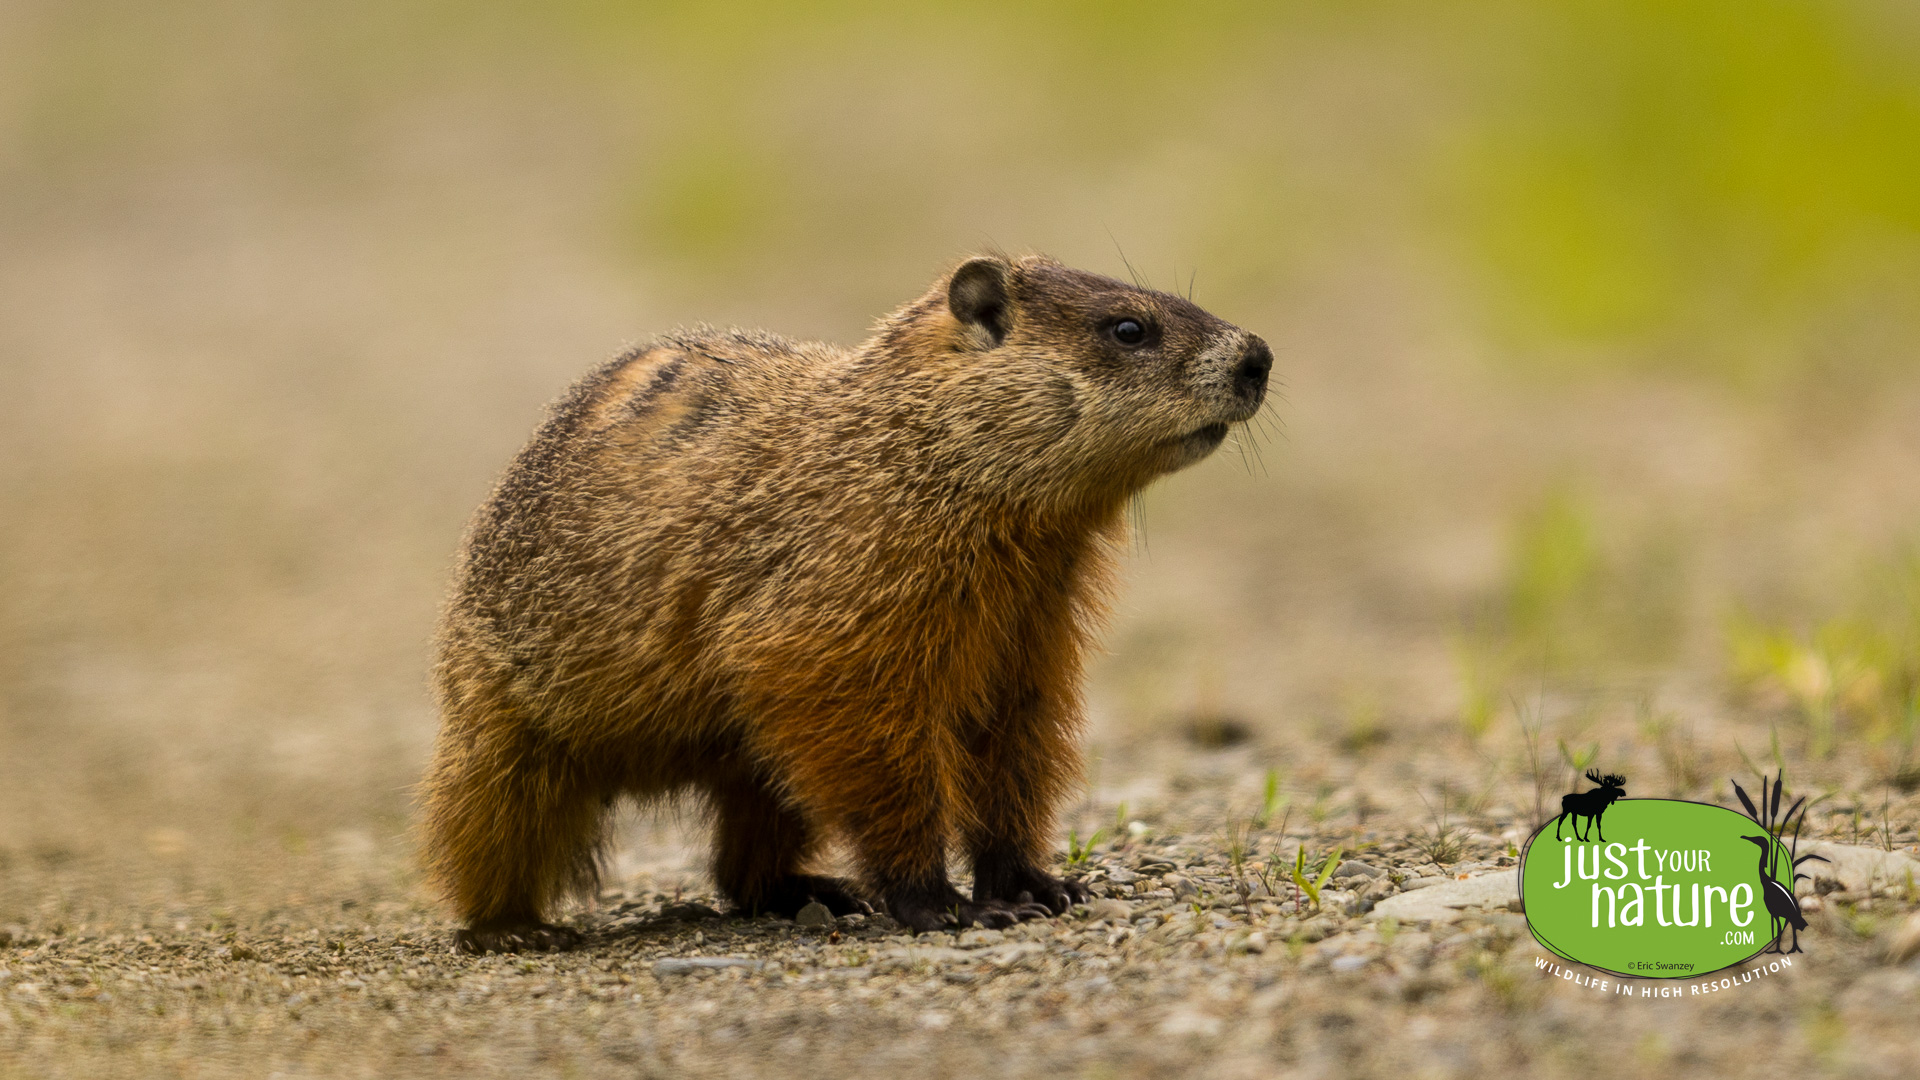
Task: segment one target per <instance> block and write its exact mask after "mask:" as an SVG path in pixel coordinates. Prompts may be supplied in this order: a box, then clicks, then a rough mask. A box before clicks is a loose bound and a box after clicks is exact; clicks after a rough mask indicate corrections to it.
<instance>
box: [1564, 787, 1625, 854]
mask: <svg viewBox="0 0 1920 1080" xmlns="http://www.w3.org/2000/svg"><path fill="white" fill-rule="evenodd" d="M1587 779H1589V780H1591V781H1593V782H1594V783H1596V784H1599V785H1600V786H1599V787H1597V788H1594V789H1593V790H1592V791H1576V792H1574V793H1572V794H1570V795H1562V796H1561V797H1560V816H1559V817H1557V818H1554V819H1553V838H1554V839H1555V840H1558V839H1560V823H1561V822H1563V821H1565V820H1567V819H1568V818H1572V819H1573V838H1574V839H1576V840H1578V841H1580V842H1581V843H1585V842H1586V841H1587V837H1586V836H1582V835H1581V834H1580V819H1581V818H1585V819H1587V822H1588V831H1589V832H1598V833H1599V834H1600V842H1601V843H1603V844H1604V843H1606V842H1607V834H1606V831H1605V830H1604V829H1602V828H1601V826H1600V816H1601V815H1602V814H1605V813H1606V812H1607V807H1609V806H1612V805H1613V803H1614V800H1616V799H1620V798H1622V797H1624V796H1625V795H1626V793H1627V778H1626V777H1624V776H1620V775H1618V774H1617V773H1608V774H1607V775H1605V776H1601V775H1600V770H1598V769H1588V770H1587Z"/></svg>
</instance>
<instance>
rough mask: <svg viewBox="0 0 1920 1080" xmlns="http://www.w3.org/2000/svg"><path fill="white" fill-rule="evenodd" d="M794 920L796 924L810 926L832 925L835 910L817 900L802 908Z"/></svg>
mask: <svg viewBox="0 0 1920 1080" xmlns="http://www.w3.org/2000/svg"><path fill="white" fill-rule="evenodd" d="M793 921H794V925H796V926H810V927H827V926H832V925H833V912H831V911H829V910H827V905H825V904H822V903H820V902H819V901H817V900H816V901H814V902H813V903H810V904H808V905H807V906H806V907H803V908H801V909H800V912H799V914H797V915H795V916H794V917H793Z"/></svg>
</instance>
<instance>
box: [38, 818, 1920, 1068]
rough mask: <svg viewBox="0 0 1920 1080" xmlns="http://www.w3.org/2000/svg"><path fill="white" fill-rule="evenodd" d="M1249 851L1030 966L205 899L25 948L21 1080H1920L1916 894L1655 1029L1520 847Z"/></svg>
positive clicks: (1034, 955) (1129, 872) (410, 905)
mask: <svg viewBox="0 0 1920 1080" xmlns="http://www.w3.org/2000/svg"><path fill="white" fill-rule="evenodd" d="M1168 816H1177V815H1168ZM1189 824H1190V825H1191V823H1189ZM1486 827H1487V828H1488V829H1497V828H1498V827H1499V826H1498V824H1497V823H1488V824H1487V825H1486ZM1227 835H1229V834H1228V833H1227V832H1226V831H1225V830H1222V829H1215V828H1200V827H1191V828H1190V831H1189V832H1188V833H1187V834H1186V835H1176V834H1172V833H1168V834H1164V835H1161V834H1156V833H1154V832H1152V831H1143V832H1142V833H1141V834H1140V835H1129V836H1128V838H1127V840H1126V842H1124V843H1122V844H1119V845H1108V844H1102V845H1100V846H1098V847H1097V848H1096V849H1095V851H1094V852H1093V853H1091V854H1090V855H1089V856H1087V857H1086V858H1084V859H1082V860H1080V861H1078V862H1077V863H1076V864H1075V865H1074V866H1072V867H1070V868H1069V869H1070V872H1073V873H1078V874H1080V875H1081V876H1082V877H1083V878H1084V879H1085V880H1087V881H1088V882H1089V884H1090V885H1091V886H1092V887H1093V889H1094V891H1095V892H1097V893H1100V894H1103V895H1102V896H1101V897H1100V898H1099V899H1097V900H1096V901H1094V902H1093V903H1092V904H1090V905H1087V906H1084V907H1081V908H1076V909H1075V910H1074V911H1073V912H1072V913H1070V914H1069V915H1067V916H1064V917H1061V918H1056V919H1052V920H1046V921H1034V922H1029V923H1025V924H1021V925H1019V926H1017V927H1014V928H1012V929H1009V930H1006V931H1004V932H1003V931H989V930H979V929H973V930H966V931H963V932H959V933H957V934H956V933H935V934H923V935H919V936H917V937H915V936H911V935H908V934H906V933H903V932H901V931H899V930H898V929H896V928H894V927H893V926H892V925H891V923H890V921H889V920H887V919H886V918H885V916H883V915H876V916H872V917H859V916H856V917H851V918H844V919H841V920H838V922H837V923H835V922H833V921H832V920H831V919H830V918H827V917H824V915H825V913H824V911H820V912H803V913H802V917H801V919H800V920H798V922H797V923H796V922H793V921H787V920H783V919H771V918H762V919H752V920H746V919H733V918H728V917H725V916H723V915H721V914H719V913H718V912H717V911H716V910H715V908H717V907H719V906H720V905H719V902H718V901H717V900H716V899H715V898H714V897H712V896H710V895H705V894H703V893H701V892H700V891H698V888H697V885H696V886H695V888H693V889H692V890H689V889H687V888H686V887H685V885H684V883H685V882H686V881H687V880H689V879H688V878H687V877H684V876H677V875H655V874H650V873H642V874H638V875H634V876H632V877H630V878H629V879H628V880H626V881H624V882H622V883H621V887H619V888H612V889H608V890H607V891H604V892H603V893H602V894H601V895H600V896H599V897H598V898H597V899H596V902H595V903H594V904H592V905H590V906H588V907H586V908H583V909H581V910H580V911H578V912H576V913H575V915H574V916H573V923H574V925H576V926H579V927H581V928H582V929H584V930H585V931H586V932H587V933H588V936H589V944H588V946H587V947H586V948H584V949H582V950H579V951H577V952H572V953H565V954H539V955H518V956H487V957H478V958H475V957H463V956H457V955H455V954H454V953H453V952H452V950H451V949H450V948H449V944H448V936H449V930H450V927H449V926H448V924H447V923H446V921H445V920H444V918H443V917H442V916H441V915H440V914H439V913H438V912H437V911H436V910H435V909H433V908H432V907H430V906H427V905H425V904H423V903H421V902H420V901H419V900H418V899H416V898H414V897H413V894H412V893H411V892H410V889H411V886H408V885H406V884H405V883H404V882H403V883H402V884H401V885H398V886H387V887H370V891H369V892H368V894H369V895H372V896H375V897H379V896H380V895H381V894H382V892H383V891H384V893H385V894H386V898H375V899H372V900H356V899H354V898H352V897H350V896H349V897H346V898H344V899H326V900H321V899H309V898H304V897H296V898H294V900H293V902H290V903H289V904H287V905H282V906H279V907H273V908H264V909H261V910H259V911H257V912H253V913H248V914H239V915H236V914H233V913H231V912H229V911H225V910H223V909H220V908H219V905H217V904H212V903H208V902H205V898H204V897H201V898H200V901H201V902H198V903H196V902H193V901H191V900H190V901H187V902H177V903H174V904H172V905H161V906H157V907H155V908H154V909H153V910H148V911H139V910H125V909H123V910H121V911H120V912H119V913H118V914H117V915H112V916H103V917H101V918H100V919H99V920H98V921H89V922H85V923H78V924H68V923H65V922H63V921H61V920H60V919H58V918H39V919H36V920H34V921H32V922H29V923H19V924H13V925H9V926H7V927H6V928H5V929H4V930H0V942H4V947H0V1076H7V1077H12V1076H22V1077H27V1076H32V1077H42V1076H46V1077H52V1076H62V1077H65V1076H90V1077H93V1076H176V1075H177V1076H197V1077H198V1076H204V1077H225V1076H250V1077H264V1076H284V1077H296V1076H314V1077H319V1076H400V1075H406V1076H469V1075H475V1074H493V1073H501V1074H505V1073H511V1074H515V1075H532V1076H598V1075H608V1076H742V1075H787V1074H792V1073H799V1072H808V1073H830V1074H838V1075H855V1076H867V1075H888V1074H893V1073H897V1072H898V1071H899V1070H901V1069H903V1068H911V1069H912V1070H914V1072H915V1074H916V1075H920V1076H949V1075H951V1076H962V1075H966V1076H977V1075H1003V1076H1049V1077H1059V1076H1088V1077H1120V1076H1164V1075H1172V1074H1180V1075H1199V1076H1233V1077H1237V1076H1271V1075H1276V1074H1285V1075H1297V1076H1321V1075H1328V1076H1343V1077H1344V1076H1372V1075H1382V1076H1385V1075H1392V1076H1435V1077H1448V1076H1468V1075H1475V1074H1488V1073H1492V1074H1500V1075H1530V1076H1544V1077H1553V1076H1585V1075H1591V1072H1592V1070H1593V1068H1594V1067H1595V1063H1596V1062H1603V1063H1605V1068H1606V1069H1607V1071H1608V1072H1609V1073H1610V1074H1620V1075H1629V1076H1641V1075H1645V1076H1655V1075H1658V1076H1671V1075H1685V1076H1744V1075H1749V1074H1750V1071H1751V1069H1752V1068H1753V1067H1754V1066H1755V1065H1756V1063H1759V1064H1762V1065H1764V1067H1766V1068H1768V1069H1770V1070H1774V1071H1781V1072H1799V1073H1806V1074H1819V1075H1836V1076H1849V1077H1854V1076H1885V1077H1909V1076H1912V1075H1914V1074H1915V1070H1916V1068H1920V1026H1916V1025H1915V1024H1914V1023H1913V1017H1914V1016H1915V1015H1916V1009H1917V1008H1920V958H1916V955H1915V954H1916V953H1920V913H1916V912H1915V911H1914V902H1915V900H1916V897H1915V895H1914V894H1913V890H1912V889H1911V888H1910V887H1909V886H1906V885H1905V884H1904V883H1895V884H1888V883H1887V882H1885V881H1884V880H1881V881H1871V882H1869V881H1845V880H1823V881H1821V882H1819V883H1818V889H1819V890H1821V891H1822V892H1823V893H1824V895H1822V896H1821V897H1820V899H1819V900H1818V901H1813V902H1810V906H1814V907H1817V908H1818V910H1817V911H1815V912H1814V914H1813V916H1812V918H1813V920H1814V926H1813V930H1812V932H1810V933H1809V934H1808V935H1806V938H1807V941H1806V945H1807V951H1806V953H1805V954H1803V955H1800V956H1795V957H1793V961H1794V962H1793V964H1792V966H1791V968H1790V969H1782V970H1780V971H1778V972H1775V973H1771V974H1765V975H1761V976H1758V977H1755V978H1753V979H1752V981H1751V982H1748V983H1743V984H1739V985H1736V986H1735V987H1733V988H1732V990H1731V992H1721V993H1718V994H1712V995H1708V996H1698V995H1694V996H1691V999H1690V1000H1679V1001H1676V1000H1670V999H1660V998H1651V999H1649V998H1644V997H1640V996H1635V997H1633V998H1632V999H1627V998H1621V997H1617V996H1614V995H1612V994H1603V993H1601V992H1599V991H1598V990H1597V989H1594V988H1590V987H1583V986H1580V985H1576V984H1575V983H1574V982H1571V981H1568V980H1566V979H1563V978H1559V977H1555V976H1553V975H1552V974H1551V973H1549V972H1546V971H1543V970H1542V969H1541V968H1540V966H1539V964H1540V962H1541V960H1542V959H1543V958H1544V957H1545V956H1546V954H1545V953H1544V951H1543V950H1541V949H1540V948H1539V947H1538V946H1537V945H1536V944H1535V943H1534V942H1533V940H1532V939H1531V937H1530V936H1529V935H1528V933H1527V931H1526V927H1525V923H1524V919H1523V917H1522V916H1521V915H1519V914H1516V913H1515V912H1514V911H1512V910H1510V908H1511V907H1515V906H1517V901H1509V900H1508V899H1507V897H1508V892H1507V890H1506V889H1505V888H1504V886H1503V884H1502V883H1503V882H1504V881H1505V880H1506V878H1507V877H1508V876H1510V874H1511V870H1510V869H1509V868H1510V867H1511V866H1512V865H1513V863H1514V859H1513V857H1512V855H1511V854H1510V853H1509V852H1510V850H1511V843H1512V834H1511V830H1509V834H1508V835H1507V836H1506V837H1502V836H1500V835H1493V834H1491V833H1488V832H1475V831H1471V830H1466V829H1463V830H1460V831H1459V832H1458V833H1456V834H1455V836H1454V839H1456V840H1457V841H1459V842H1460V844H1461V845H1462V846H1461V848H1460V850H1458V851H1457V852H1443V854H1444V855H1447V856H1450V857H1451V861H1450V862H1449V863H1448V864H1447V865H1445V866H1441V865H1439V864H1436V863H1434V862H1433V861H1432V860H1431V858H1429V856H1428V854H1427V852H1429V851H1430V850H1431V849H1432V843H1431V841H1432V839H1433V834H1432V832H1431V831H1428V832H1426V833H1418V832H1414V831H1410V830H1409V831H1402V832H1395V831H1393V830H1391V829H1381V830H1370V831H1365V832H1356V831H1353V830H1349V831H1347V832H1345V833H1342V834H1339V835H1335V834H1332V833H1328V834H1324V835H1302V834H1299V833H1292V834H1281V833H1278V832H1274V833H1261V832H1258V831H1255V832H1252V833H1250V834H1247V836H1246V841H1245V843H1244V847H1243V850H1244V848H1245V847H1250V848H1251V849H1253V850H1255V851H1260V852H1266V853H1268V856H1267V858H1271V859H1273V861H1275V862H1285V863H1287V864H1288V865H1289V866H1290V865H1291V861H1290V856H1291V851H1292V849H1293V848H1294V847H1297V846H1298V845H1300V844H1302V843H1304V844H1306V846H1307V849H1308V852H1309V862H1310V863H1311V862H1312V861H1314V860H1315V859H1319V858H1323V857H1324V853H1326V852H1328V851H1330V850H1331V849H1332V848H1333V847H1335V846H1336V845H1338V846H1342V847H1345V848H1346V849H1347V851H1346V853H1345V855H1344V856H1343V858H1342V860H1341V862H1340V863H1339V864H1338V866H1337V869H1336V873H1335V875H1334V877H1333V878H1332V880H1331V881H1330V882H1329V883H1328V884H1327V887H1326V888H1325V890H1324V891H1322V892H1321V894H1320V897H1319V903H1318V904H1317V905H1316V904H1314V903H1313V902H1312V901H1311V900H1310V899H1305V898H1302V897H1301V896H1300V894H1299V892H1298V890H1296V889H1294V888H1292V887H1290V886H1281V885H1278V883H1277V882H1276V888H1275V889H1274V890H1273V891H1272V892H1269V890H1268V889H1267V887H1266V884H1265V882H1263V880H1262V873H1261V872H1262V871H1266V870H1267V858H1251V859H1245V858H1243V862H1242V866H1241V871H1240V874H1239V875H1238V876H1237V877H1236V875H1235V872H1234V869H1233V866H1232V858H1231V854H1230V852H1229V850H1228V848H1229V847H1230V846H1231V845H1230V844H1229V843H1228V842H1227V841H1226V839H1225V838H1226V836H1227ZM1849 850H1852V851H1854V852H1855V853H1856V854H1859V855H1861V856H1862V857H1865V856H1868V855H1875V856H1877V857H1881V858H1896V859H1897V858H1904V857H1905V855H1898V854H1897V855H1894V856H1886V855H1885V854H1884V853H1881V852H1879V849H1872V851H1871V852H1869V851H1868V850H1867V849H1865V848H1859V849H1849ZM1909 850H1911V849H1909ZM1901 865H1907V864H1901ZM1914 865H1920V864H1914ZM86 873H87V869H86V867H84V866H72V865H69V866H61V867H16V868H15V873H14V875H13V879H12V881H11V882H10V884H11V885H12V886H13V889H14V890H15V895H25V894H28V893H32V892H33V891H34V890H36V889H38V890H40V891H41V892H42V893H44V894H47V895H52V894H55V893H60V894H63V895H65V896H67V897H68V900H67V901H66V904H65V910H68V911H71V912H80V911H83V910H84V905H80V906H76V905H75V903H74V901H73V896H74V895H75V894H76V892H84V891H85V889H86V888H87V882H88V881H89V879H88V878H87V877H86V876H85V875H86ZM1845 876H1846V875H1842V877H1845ZM1462 879H1466V881H1465V882H1464V883H1463V882H1462ZM666 880H672V881H673V882H675V883H676V884H675V885H673V886H671V887H656V885H658V884H659V882H661V881H666ZM691 880H693V881H695V882H697V880H698V879H697V878H693V879H691ZM1236 880H1237V881H1239V882H1240V883H1241V884H1239V885H1236V884H1235V882H1236ZM1265 881H1268V882H1273V881H1275V878H1274V876H1273V875H1272V874H1271V873H1267V874H1266V875H1265ZM1481 886H1488V887H1481ZM22 889H24V890H25V892H24V893H23V892H22V891H21V890H22ZM1276 894H1277V895H1276ZM1449 898H1452V899H1451V900H1449ZM1450 902H1453V903H1460V904H1464V905H1465V906H1462V907H1450V906H1448V904H1449V903H1450ZM42 908H43V910H47V909H49V906H48V905H42ZM1394 912H1399V913H1401V914H1402V915H1405V916H1406V917H1405V918H1404V919H1402V918H1400V917H1397V916H1396V915H1395V914H1393V913H1394ZM810 916H820V917H817V918H810ZM808 923H813V924H814V925H807V924H808ZM1754 966H1756V967H1757V966H1758V965H1754ZM1651 985H1654V986H1656V987H1657V986H1658V985H1659V984H1651Z"/></svg>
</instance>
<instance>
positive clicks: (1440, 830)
mask: <svg viewBox="0 0 1920 1080" xmlns="http://www.w3.org/2000/svg"><path fill="white" fill-rule="evenodd" d="M1420 801H1421V803H1423V804H1424V805H1425V806H1426V808H1427V814H1428V816H1429V817H1430V818H1431V819H1432V822H1433V824H1432V826H1431V827H1430V828H1428V829H1426V830H1423V831H1422V832H1419V833H1416V834H1414V835H1413V836H1412V837H1411V838H1409V840H1408V843H1410V844H1412V845H1413V846H1414V849H1415V850H1417V851H1419V852H1420V853H1421V854H1422V855H1425V856H1426V857H1427V861H1429V862H1431V863H1433V864H1434V865H1436V866H1442V867H1444V866H1449V865H1452V864H1453V863H1457V862H1459V861H1460V858H1461V856H1462V855H1464V854H1465V853H1466V833H1467V830H1465V829H1464V828H1461V827H1460V826H1459V825H1457V824H1453V823H1452V822H1450V821H1449V820H1448V804H1449V802H1450V801H1451V792H1450V791H1449V789H1448V788H1447V787H1446V786H1444V785H1443V786H1442V787H1441V788H1440V808H1439V809H1438V810H1435V809H1434V807H1433V804H1432V803H1430V802H1428V801H1427V797H1426V794H1425V793H1424V792H1423V793H1421V795H1420Z"/></svg>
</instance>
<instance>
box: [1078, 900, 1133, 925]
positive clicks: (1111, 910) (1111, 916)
mask: <svg viewBox="0 0 1920 1080" xmlns="http://www.w3.org/2000/svg"><path fill="white" fill-rule="evenodd" d="M1087 915H1088V917H1089V918H1093V919H1105V920H1106V921H1107V922H1110V923H1123V922H1132V921H1133V905H1132V904H1129V903H1127V902H1126V901H1125V900H1111V899H1108V900H1095V901H1094V902H1093V903H1091V904H1088V905H1087Z"/></svg>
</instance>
